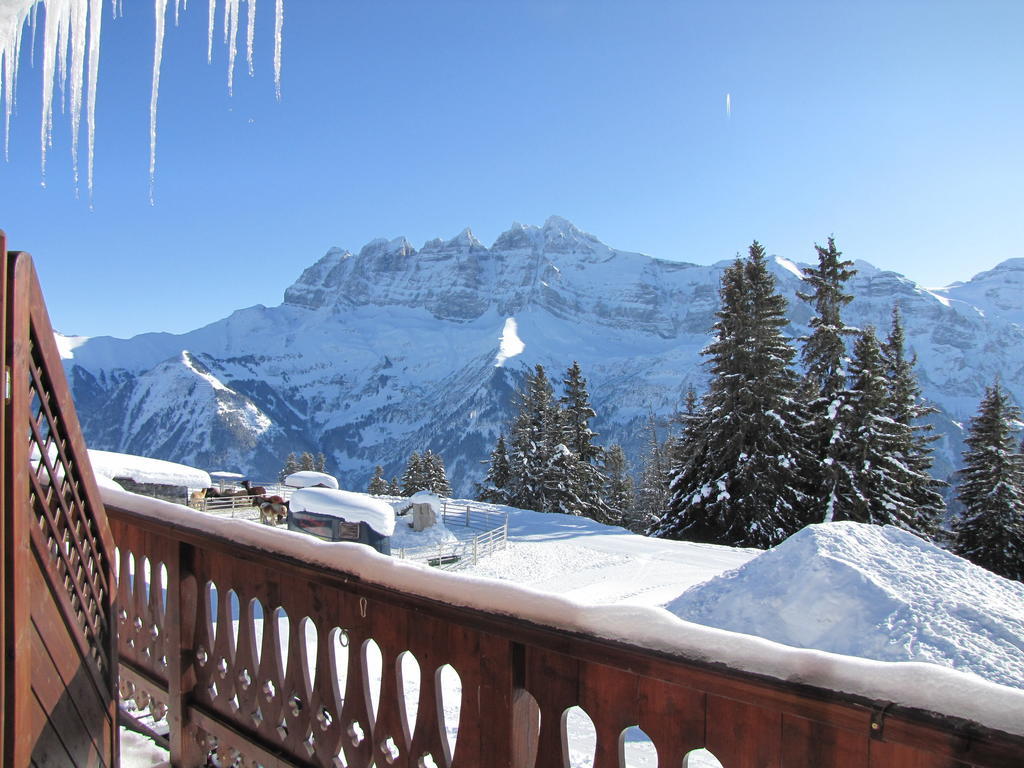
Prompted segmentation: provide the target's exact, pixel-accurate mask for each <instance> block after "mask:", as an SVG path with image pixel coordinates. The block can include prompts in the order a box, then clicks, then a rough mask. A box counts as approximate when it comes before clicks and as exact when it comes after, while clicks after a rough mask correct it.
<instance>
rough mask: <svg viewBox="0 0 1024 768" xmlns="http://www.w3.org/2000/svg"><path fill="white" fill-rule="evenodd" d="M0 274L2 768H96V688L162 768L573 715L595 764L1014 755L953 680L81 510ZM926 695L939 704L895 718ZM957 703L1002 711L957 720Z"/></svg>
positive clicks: (28, 292)
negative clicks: (884, 676)
mask: <svg viewBox="0 0 1024 768" xmlns="http://www.w3.org/2000/svg"><path fill="white" fill-rule="evenodd" d="M0 254H6V251H5V247H4V244H3V242H2V237H0ZM4 273H5V275H6V277H7V279H6V280H5V283H4V287H3V289H2V290H3V291H4V296H3V298H4V329H5V332H4V334H3V339H4V340H3V342H2V343H3V345H4V346H3V354H4V360H5V366H6V370H7V371H9V374H8V375H9V377H10V378H9V382H10V384H9V385H8V387H7V390H6V393H7V394H6V396H5V404H4V410H3V421H2V422H0V429H2V433H3V441H2V443H0V445H2V452H3V455H2V460H3V466H4V482H3V485H2V493H3V501H4V504H3V509H4V517H3V528H2V530H0V534H2V537H3V569H2V572H0V573H2V579H3V580H4V581H3V584H2V585H0V586H3V590H0V595H2V596H3V606H2V608H3V612H2V615H3V621H4V634H3V644H4V647H3V651H4V653H3V654H0V665H2V666H0V673H2V679H3V683H4V689H3V696H2V697H0V706H2V707H3V709H2V711H0V720H2V722H3V730H2V732H0V747H2V750H0V754H2V755H3V763H4V765H10V766H23V765H28V764H34V765H39V766H44V765H79V764H87V765H103V766H113V765H117V763H118V748H117V727H116V726H117V722H118V719H119V716H118V715H117V704H118V700H119V699H123V700H125V702H126V703H130V704H131V706H132V708H133V709H132V711H131V712H128V711H125V712H124V713H123V714H122V715H121V716H120V717H134V716H135V715H137V714H139V711H138V709H137V708H139V707H141V708H142V709H143V710H149V711H150V712H152V714H154V715H156V716H160V715H165V716H166V720H167V723H168V726H169V734H168V736H167V746H168V748H169V749H170V753H171V759H172V763H173V764H174V765H175V766H189V767H191V766H202V765H207V764H215V765H221V766H224V765H246V766H255V765H261V766H347V768H363V767H366V766H371V765H374V766H378V768H383V767H384V766H392V765H393V766H407V767H409V768H413V767H415V768H429V767H430V766H437V768H463V767H464V768H504V767H508V768H512V767H515V768H526V767H528V766H537V768H550V767H554V766H558V767H559V768H564V766H566V765H567V756H566V755H567V744H566V736H565V727H564V723H565V716H566V712H567V711H568V710H569V709H570V708H572V707H580V708H581V709H583V710H584V711H585V712H586V713H587V714H588V716H589V717H590V719H591V720H592V722H593V725H594V730H595V732H596V752H595V758H594V768H611V767H612V766H614V767H616V768H618V767H619V766H622V765H624V762H623V754H622V753H623V732H624V731H625V730H626V729H627V728H629V727H631V726H638V727H639V728H641V729H642V730H643V731H644V732H645V733H646V734H647V736H648V737H649V739H650V741H651V743H652V744H653V749H654V750H656V753H657V761H658V765H659V766H661V767H662V768H669V767H671V768H677V767H678V766H682V765H684V761H685V760H686V756H687V755H688V754H689V753H690V752H691V751H692V750H695V749H698V748H705V747H706V748H707V749H709V750H710V751H711V752H713V753H714V754H715V756H716V757H717V758H718V759H719V760H720V761H721V763H722V765H723V766H725V768H761V767H763V766H778V767H779V768H784V767H785V768H788V767H789V766H841V767H844V768H845V767H852V766H874V767H877V768H881V767H883V766H884V767H886V768H940V767H941V768H954V767H956V768H966V767H967V766H978V767H979V768H980V767H985V768H1011V766H1012V767H1013V768H1019V767H1020V766H1021V765H1024V735H1022V734H1024V725H1022V723H1024V711H1017V712H1014V711H1013V707H1017V706H1019V705H1020V702H1021V701H1024V697H1022V696H1020V695H1018V694H1019V692H1015V691H1012V690H1011V689H1004V688H1000V687H999V686H994V685H990V684H986V683H982V682H980V681H977V682H976V681H974V680H972V679H971V678H970V677H969V676H967V675H960V674H958V673H954V672H950V671H948V670H942V669H939V668H935V669H934V670H932V669H931V668H930V667H929V666H928V665H909V666H908V665H888V666H886V665H882V664H881V663H875V662H852V661H847V660H845V659H844V657H836V656H831V655H827V654H816V653H814V652H805V653H803V654H802V655H801V653H797V652H791V651H787V650H786V649H784V648H782V647H778V646H774V645H773V644H770V643H767V642H765V641H760V640H755V639H752V638H746V637H744V636H739V635H729V634H728V633H724V632H718V631H716V630H706V631H705V630H701V629H700V628H693V626H692V625H684V624H683V623H681V622H676V623H674V624H672V626H678V627H679V631H680V633H681V634H685V633H687V632H689V634H688V635H687V638H688V639H685V640H680V641H679V642H674V641H664V637H665V633H664V632H652V631H649V630H650V629H651V628H649V627H644V626H634V625H633V623H635V622H636V620H637V616H638V614H636V613H635V612H630V611H626V610H622V609H619V608H616V607H605V608H583V607H580V606H575V605H573V604H570V603H568V602H566V601H563V600H560V599H558V598H556V597H550V596H546V595H539V594H530V593H528V592H526V591H524V590H522V589H520V588H518V587H515V586H514V585H509V584H502V583H498V582H489V581H486V580H480V579H473V578H470V577H466V576H461V575H458V574H450V573H444V572H439V571H436V570H429V569H424V568H421V567H418V566H415V565H410V564H407V563H402V562H398V561H396V560H392V559H389V558H386V557H383V556H380V555H377V554H376V553H374V552H371V551H369V550H368V549H367V548H365V547H360V546H359V545H355V544H343V543H339V544H331V543H326V542H319V541H314V540H312V539H310V538H308V537H303V536H301V535H300V534H290V533H287V532H280V533H278V532H273V531H270V530H269V529H267V528H264V527H262V526H259V525H257V524H254V523H250V522H247V521H241V520H224V519H217V518H214V517H211V516H208V515H205V514H203V513H200V512H195V511H192V510H189V509H187V508H185V507H182V506H179V505H174V504H169V503H166V502H160V501H157V500H153V499H145V498H143V497H139V496H135V495H133V494H128V493H120V492H117V491H109V492H105V493H104V495H103V497H102V498H101V496H100V493H99V491H98V489H97V487H96V483H95V480H94V478H93V476H92V473H91V470H90V468H89V464H88V457H87V454H86V453H85V446H84V443H83V441H82V438H81V434H80V432H79V429H78V423H77V420H76V418H75V416H74V409H73V407H72V405H71V401H70V397H69V395H68V390H67V385H66V383H65V381H64V378H63V373H62V369H61V365H60V360H59V357H58V355H57V350H56V348H55V345H54V342H53V336H52V331H51V329H50V326H49V321H48V320H47V319H46V314H45V308H44V307H43V303H42V296H41V294H40V293H39V291H38V285H37V283H36V281H35V276H34V273H33V271H32V268H31V262H30V261H29V260H28V259H27V257H25V256H24V255H15V254H12V255H10V257H8V258H6V261H5V264H4ZM104 502H105V503H104ZM114 584H116V585H117V586H116V588H115V587H114ZM652 615H653V614H652ZM663 621H664V622H666V623H672V622H674V620H671V619H669V618H668V617H665V618H664V620H663ZM687 626H689V627H690V629H687ZM661 629H662V630H663V629H664V627H661ZM702 632H703V634H702ZM651 636H657V637H660V638H663V640H662V641H659V642H658V643H657V645H658V647H656V648H654V647H650V646H651V645H654V643H648V642H644V639H645V638H647V637H651ZM702 637H703V638H707V641H706V643H705V644H704V646H702V647H696V646H694V645H693V638H698V639H699V638H702ZM755 646H756V647H757V648H759V649H760V651H759V653H760V656H758V655H757V654H748V655H746V656H745V655H744V654H743V653H742V652H741V651H742V650H743V649H745V648H753V647H755ZM757 658H763V659H765V668H764V669H756V668H754V669H752V668H751V663H750V661H751V659H757ZM743 659H746V661H743ZM872 665H874V666H873V667H872ZM868 667H871V668H872V669H874V670H875V671H877V670H878V669H881V668H883V667H884V668H885V669H889V668H891V669H893V684H892V686H891V688H892V692H893V693H894V695H892V696H888V697H886V698H885V699H878V698H877V697H872V696H869V695H865V694H863V693H861V694H857V693H855V692H854V693H851V692H849V691H856V690H857V689H858V682H857V679H856V678H857V675H858V673H859V672H858V671H859V670H864V669H867V668H868ZM911 667H912V668H911ZM449 668H450V670H452V671H449ZM412 669H417V670H418V673H419V674H418V675H413V674H410V670H412ZM378 674H379V679H378ZM452 674H455V675H457V678H453V677H451V675H452ZM416 678H418V680H419V684H418V686H416V685H414V680H415V679H416ZM452 680H457V685H456V684H453V683H452ZM935 681H939V682H940V683H942V684H944V685H946V686H947V688H948V690H949V699H948V701H947V702H946V703H945V704H943V705H942V706H938V707H935V709H939V710H942V709H945V710H946V711H944V712H936V711H925V710H923V709H921V708H915V707H913V706H911V704H912V703H913V702H915V701H919V700H920V696H919V695H918V692H917V691H916V690H914V688H915V686H918V685H920V686H922V687H929V686H931V685H932V684H933V683H935ZM972 686H973V687H972ZM844 691H846V692H844ZM452 696H457V697H458V706H457V707H454V706H453V704H454V702H453V701H452V699H451V697H452ZM976 696H982V697H989V698H990V699H991V698H993V697H994V698H995V699H1000V698H1002V700H1004V701H1005V702H1007V706H1006V707H1004V708H1003V709H1004V711H1002V712H998V713H996V714H993V715H991V716H986V717H982V718H976V719H975V720H969V719H966V718H964V717H963V714H964V712H963V710H962V709H961V707H960V704H959V703H958V702H964V701H971V700H973V699H974V698H976ZM445 705H447V706H445ZM453 709H458V712H459V714H458V733H457V738H456V739H455V742H454V748H452V746H451V744H450V743H449V739H448V737H447V736H446V732H445V712H446V711H447V712H451V711H452V710H453ZM413 710H415V717H413V716H412V715H413ZM988 711H989V712H991V711H992V708H991V707H990V708H989V710H988ZM979 720H985V722H980V721H979ZM449 725H451V723H449Z"/></svg>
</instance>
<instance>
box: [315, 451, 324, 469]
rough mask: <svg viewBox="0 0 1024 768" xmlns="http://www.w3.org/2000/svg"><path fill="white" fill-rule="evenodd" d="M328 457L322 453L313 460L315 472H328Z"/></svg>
mask: <svg viewBox="0 0 1024 768" xmlns="http://www.w3.org/2000/svg"><path fill="white" fill-rule="evenodd" d="M326 467H327V457H326V456H324V455H323V454H322V453H318V454H317V455H316V458H315V459H313V471H314V472H326V471H327V469H326Z"/></svg>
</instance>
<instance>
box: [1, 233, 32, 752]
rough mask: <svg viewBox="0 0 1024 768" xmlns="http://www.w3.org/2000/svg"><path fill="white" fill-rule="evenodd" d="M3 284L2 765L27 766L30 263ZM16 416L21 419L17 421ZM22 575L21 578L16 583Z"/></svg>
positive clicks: (14, 263)
mask: <svg viewBox="0 0 1024 768" xmlns="http://www.w3.org/2000/svg"><path fill="white" fill-rule="evenodd" d="M4 265H5V267H6V269H5V273H4V275H3V280H4V281H5V282H7V281H10V283H9V287H8V292H7V295H6V296H5V297H4V298H5V299H6V304H5V306H4V308H3V311H4V312H5V314H6V317H5V318H4V324H5V326H6V334H7V342H6V344H5V347H6V349H5V350H4V352H5V354H6V360H5V361H4V368H5V373H4V375H5V379H6V377H7V376H10V381H11V388H10V391H9V392H8V391H7V390H6V387H7V382H6V381H5V382H4V389H5V398H4V411H5V413H4V426H5V432H4V436H3V439H4V448H3V452H4V460H5V464H4V478H3V482H4V490H3V495H4V501H5V504H4V508H3V517H4V524H3V537H4V538H3V554H2V558H3V566H4V571H5V573H4V581H5V591H4V598H3V600H4V606H3V607H4V615H3V622H4V626H3V634H4V646H5V647H4V651H5V657H6V658H5V668H4V680H3V684H4V691H3V698H4V700H5V704H4V717H3V724H2V727H3V729H4V739H3V742H4V744H3V746H4V753H3V755H0V761H2V762H3V764H4V765H11V766H14V765H28V764H29V763H30V755H31V754H32V745H33V743H34V742H35V737H36V735H37V734H36V733H35V729H34V727H33V726H34V724H33V723H32V719H31V715H32V708H31V706H30V704H31V703H32V702H31V699H32V690H31V670H32V658H31V634H32V625H31V622H30V621H29V601H30V600H31V595H29V593H28V585H27V583H26V580H25V578H24V574H26V573H28V571H29V568H30V567H31V565H32V562H31V557H32V553H31V551H30V547H29V525H30V517H31V514H30V512H29V510H28V509H27V507H28V503H29V479H28V471H29V457H28V442H29V441H28V434H27V432H28V430H27V425H26V422H25V416H26V414H28V413H29V397H30V395H29V391H28V380H29V284H30V281H29V279H28V274H27V271H28V266H29V264H28V261H27V259H24V260H23V259H21V258H19V255H18V254H14V253H12V254H10V258H9V259H5V260H4ZM19 417H20V418H19ZM19 575H20V578H19Z"/></svg>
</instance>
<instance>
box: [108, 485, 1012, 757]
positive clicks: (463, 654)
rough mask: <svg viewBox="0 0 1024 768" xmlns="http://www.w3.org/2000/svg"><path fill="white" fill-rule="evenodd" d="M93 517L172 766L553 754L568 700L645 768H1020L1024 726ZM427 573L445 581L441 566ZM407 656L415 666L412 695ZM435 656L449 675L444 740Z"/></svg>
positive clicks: (129, 676) (137, 672)
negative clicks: (536, 620)
mask: <svg viewBox="0 0 1024 768" xmlns="http://www.w3.org/2000/svg"><path fill="white" fill-rule="evenodd" d="M108 513H109V515H110V519H111V525H112V527H113V531H114V537H115V540H116V541H117V544H118V547H119V549H120V563H121V566H120V567H121V578H120V581H119V584H120V603H121V606H122V613H121V625H120V627H121V665H122V680H123V681H125V682H126V683H128V684H129V689H130V690H129V693H131V695H134V696H141V700H142V701H143V702H156V706H157V707H158V708H160V709H162V708H163V707H167V709H168V719H169V722H170V729H171V730H170V742H171V750H172V758H173V760H174V761H175V765H182V766H198V765H202V764H203V763H204V761H205V760H206V757H207V753H209V752H211V751H216V752H218V753H219V755H220V760H221V764H222V765H223V764H226V763H236V762H237V764H245V765H249V764H252V763H255V764H259V765H264V766H284V765H316V766H338V765H345V766H348V768H358V767H363V766H369V765H371V764H372V765H376V766H390V765H396V766H408V767H409V768H412V767H414V766H415V768H424V767H426V766H438V768H450V767H454V768H463V767H465V768H482V767H485V766H486V767H489V768H490V767H493V768H512V767H513V766H514V767H515V768H524V767H528V766H537V768H555V767H556V766H557V768H564V767H565V765H566V764H567V763H566V762H565V760H566V758H565V754H566V749H567V745H566V742H565V735H564V732H563V718H564V716H565V713H566V712H567V710H569V709H570V708H572V707H574V706H579V707H581V708H583V709H584V710H585V711H586V712H587V713H588V714H589V716H590V718H591V719H592V721H593V723H594V726H595V729H596V733H597V747H596V755H595V762H594V768H611V767H612V766H616V768H618V767H619V766H621V765H622V763H621V762H620V760H621V754H620V750H621V749H622V734H623V732H624V729H626V728H628V727H630V726H639V727H640V728H642V729H643V731H644V732H645V733H646V734H647V735H648V736H649V737H650V739H651V741H652V742H653V744H654V748H655V749H656V751H657V757H658V764H659V765H661V766H680V765H682V764H683V760H684V756H685V755H687V754H688V753H689V752H690V751H691V750H694V749H697V748H701V747H707V748H708V749H710V750H711V751H712V752H713V753H714V754H715V755H716V756H717V757H718V759H719V760H720V761H721V762H722V764H723V765H724V766H725V768H755V767H761V766H780V767H781V766H839V767H841V768H847V767H852V766H877V767H879V768H881V767H882V766H885V767H886V768H939V767H940V766H941V767H942V768H954V767H956V768H966V767H967V766H987V767H989V768H996V766H1000V767H1002V768H1011V766H1013V767H1014V768H1019V766H1020V765H1022V759H1024V738H1020V737H1017V736H1012V735H1009V734H1005V733H1000V732H995V731H991V730H988V729H986V728H984V727H982V726H980V725H977V724H974V723H968V722H963V721H956V720H953V719H950V718H944V717H940V716H937V715H932V714H928V713H923V712H918V711H914V710H908V709H906V708H903V707H900V706H897V705H893V704H891V703H888V702H878V701H869V700H865V699H861V698H858V697H854V696H850V695H847V694H841V693H836V692H833V691H829V690H824V689H820V688H813V687H810V686H806V685H800V684H795V683H786V682H782V681H779V680H774V679H768V678H762V677H759V676H757V675H754V674H749V673H745V672H740V671H736V670H731V669H727V668H724V667H721V666H717V665H709V664H702V663H698V662H695V661H692V660H688V659H685V658H680V657H677V656H669V655H666V654H663V653H659V652H656V651H652V650H649V649H644V648H637V647H633V646H629V645H625V644H622V643H618V642H613V641H609V640H604V639H600V638H597V637H590V636H581V635H578V634H574V633H571V632H567V631H564V630H558V629H552V628H546V627H543V626H538V625H535V624H532V623H530V622H528V621H526V620H523V619H517V618H513V617H509V616H503V615H498V614H492V613H488V612H485V611H480V610H472V609H467V608H460V607H456V606H453V605H449V604H447V603H444V602H440V601H437V600H433V599H428V598H425V597H419V596H416V595H411V594H408V593H406V592H402V591H399V590H396V589H393V588H390V587H389V586H387V585H386V584H373V583H368V582H366V581H362V580H360V579H359V578H358V577H357V576H356V575H354V574H352V573H347V572H345V571H343V570H335V569H331V568H326V567H322V566H318V565H311V564H309V563H306V562H302V561H301V560H299V559H297V558H295V557H293V556H290V555H288V554H286V553H285V552H275V551H268V550H267V549H265V548H264V549H257V548H254V547H251V546H246V545H242V544H239V542H238V540H237V538H236V537H234V536H228V535H223V533H222V534H211V533H210V532H209V531H207V530H204V529H203V528H202V527H201V526H202V521H199V520H197V521H196V524H195V526H194V527H193V526H191V525H182V524H180V523H179V524H178V525H175V526H173V527H172V526H168V525H166V524H165V523H164V522H163V521H162V520H160V519H158V518H156V517H154V516H152V515H147V514H145V513H142V512H138V511H133V510H132V509H128V508H116V507H110V506H109V505H108ZM129 562H131V563H134V566H133V567H134V573H135V578H134V579H130V578H128V574H129V570H128V569H129V566H128V565H127V563H129ZM142 573H150V574H152V576H151V578H150V579H149V580H148V583H144V582H143V580H141V579H140V578H139V574H142ZM162 573H166V576H165V577H164V576H161V575H158V574H162ZM437 578H451V579H452V580H453V583H452V589H453V590H455V589H458V588H459V580H458V578H457V577H454V576H453V577H446V576H444V575H443V574H437ZM165 589H166V600H165V599H164V597H163V595H164V590H165ZM265 617H266V618H267V619H271V618H273V620H266V621H264V620H262V619H264V618H265ZM278 617H287V621H284V622H283V623H281V624H279V621H278ZM279 626H280V627H281V629H280V630H278V629H277V627H279ZM371 646H373V647H374V648H376V649H379V653H380V664H379V669H380V670H381V678H380V680H379V682H378V681H376V680H375V679H374V678H373V674H372V669H373V666H372V664H370V662H369V660H368V659H369V655H370V650H369V648H370V647H371ZM406 654H408V655H409V656H411V657H412V659H413V660H414V661H415V664H416V665H417V666H418V668H419V671H420V674H419V680H420V686H419V690H418V692H414V693H413V694H412V701H414V702H415V706H414V707H410V706H409V702H408V699H409V691H408V682H409V681H408V679H406V675H405V673H404V672H403V670H405V669H406V664H407V663H408V659H407V658H406ZM446 665H449V666H450V667H452V668H453V669H454V671H455V672H456V673H457V674H458V677H459V678H460V680H461V707H460V710H461V712H460V719H459V728H458V737H457V740H456V742H455V747H454V750H452V749H450V746H449V742H448V739H447V738H446V737H445V730H444V708H443V707H442V703H443V697H444V695H445V690H444V686H443V685H442V682H441V680H442V671H443V669H444V668H445V667H446ZM375 701H376V703H375ZM449 703H450V702H449ZM413 708H414V709H415V710H416V716H415V719H414V720H412V719H411V717H410V709H413ZM225 761H226V763H225ZM250 761H251V762H250Z"/></svg>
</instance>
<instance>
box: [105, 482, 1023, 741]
mask: <svg viewBox="0 0 1024 768" xmlns="http://www.w3.org/2000/svg"><path fill="white" fill-rule="evenodd" d="M102 493H103V499H104V503H106V504H107V505H109V506H113V507H118V508H120V509H125V510H130V511H131V512H133V513H136V514H138V515H140V516H142V517H144V518H148V519H151V520H152V521H154V522H157V523H160V524H164V525H169V526H175V527H178V528H180V529H182V530H185V531H188V532H189V533H192V534H198V535H204V536H211V537H217V538H221V539H225V540H228V541H231V542H234V543H236V544H238V545H240V546H242V547H252V548H254V549H256V550H260V551H263V552H267V553H270V554H276V555H282V556H285V557H288V558H294V559H296V560H299V561H302V562H305V563H308V564H310V565H312V566H322V567H324V568H328V569H331V570H336V571H341V572H344V573H347V574H351V575H353V576H355V577H357V578H358V579H359V580H361V581H362V582H367V583H371V584H376V585H380V586H383V587H386V588H389V589H392V590H396V591H399V592H401V593H404V594H408V595H418V596H421V597H424V598H428V599H431V600H436V601H439V602H443V603H447V604H450V605H455V606H462V607H466V608H471V609H476V610H479V611H483V612H486V613H490V614H504V615H507V616H510V617H515V618H517V619H523V620H526V621H529V622H532V623H535V624H538V625H542V626H545V627H550V628H553V629H556V630H565V631H568V632H572V633H579V634H583V635H588V636H592V637H595V638H600V639H607V640H613V641H618V642H622V643H625V644H628V645H631V646H635V647H639V648H645V649H650V650H654V651H658V652H662V653H666V654H671V655H673V656H677V657H679V658H680V659H681V660H686V661H694V662H699V663H704V664H716V665H724V666H726V667H728V668H731V669H734V670H738V671H744V672H750V673H754V674H756V675H761V676H767V677H770V678H775V679H778V680H781V681H786V682H791V683H800V684H805V685H810V686H814V687H817V688H821V689H825V690H829V691H836V692H841V693H847V694H852V695H854V696H858V697H864V698H866V699H870V700H873V701H879V702H893V703H895V704H898V705H900V706H903V707H909V708H913V709H919V710H923V711H926V712H933V713H936V714H939V715H943V716H948V717H952V718H962V719H966V720H971V721H974V722H976V723H978V724H980V725H982V726H985V727H987V728H991V729H994V730H998V731H1003V732H1005V733H1009V734H1013V735H1016V736H1024V690H1017V689H1014V688H1009V687H1006V686H1002V685H998V684H996V683H991V682H988V681H986V680H983V679H981V678H979V677H976V676H974V675H971V674H968V673H964V672H959V671H956V670H952V669H947V668H945V667H940V666H937V665H932V664H925V663H919V662H881V661H873V660H868V659H862V658H856V657H852V656H842V655H839V654H833V653H827V652H824V651H816V650H806V649H798V648H792V647H789V646H785V645H781V644H779V643H775V642H772V641H769V640H764V639H761V638H758V637H753V636H750V635H743V634H738V633H735V632H729V631H726V630H721V629H716V628H711V627H706V626H702V625H699V624H693V623H690V622H686V621H683V620H682V619H679V618H677V617H675V616H673V615H672V614H670V613H668V612H667V611H664V610H661V609H657V608H649V607H642V606H641V607H630V606H590V605H582V604H580V603H577V602H574V601H572V600H568V599H565V598H561V597H556V596H552V595H549V594H547V593H542V592H539V591H537V590H533V589H530V588H528V587H523V586H519V585H515V584H510V583H508V582H504V581H496V580H492V579H487V578H481V577H474V576H468V575H463V574H459V573H449V572H444V571H440V570H436V569H432V568H428V567H426V566H423V565H419V564H415V563H410V562H407V561H401V560H395V559H392V558H390V557H387V556H384V555H380V554H378V553H376V552H375V551H373V550H372V549H370V548H369V547H366V546H362V545H359V544H349V543H340V542H339V543H331V542H324V541H321V540H318V539H315V538H313V537H310V536H306V535H304V534H301V533H293V532H289V531H286V530H282V529H271V528H267V527H265V526H262V525H260V524H258V523H253V522H249V521H245V520H234V519H227V518H222V517H218V516H216V515H211V514H207V513H204V512H198V511H194V510H191V509H188V508H186V507H183V506H180V505H177V504H171V503H168V502H163V501H160V500H157V499H151V498H147V497H143V496H138V495H136V494H132V493H128V492H126V491H118V490H116V489H113V488H103V489H102Z"/></svg>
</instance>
